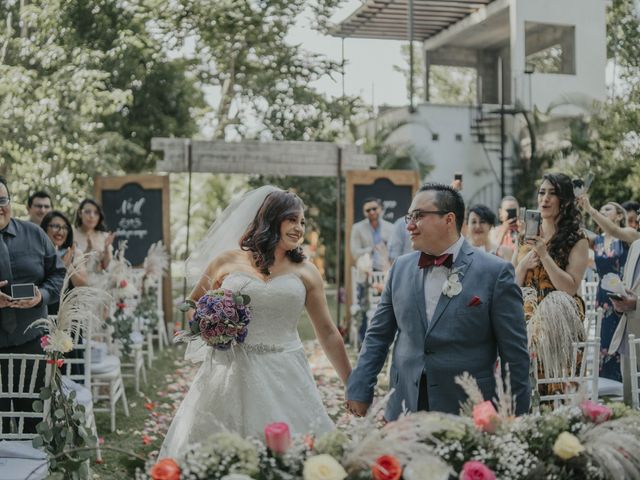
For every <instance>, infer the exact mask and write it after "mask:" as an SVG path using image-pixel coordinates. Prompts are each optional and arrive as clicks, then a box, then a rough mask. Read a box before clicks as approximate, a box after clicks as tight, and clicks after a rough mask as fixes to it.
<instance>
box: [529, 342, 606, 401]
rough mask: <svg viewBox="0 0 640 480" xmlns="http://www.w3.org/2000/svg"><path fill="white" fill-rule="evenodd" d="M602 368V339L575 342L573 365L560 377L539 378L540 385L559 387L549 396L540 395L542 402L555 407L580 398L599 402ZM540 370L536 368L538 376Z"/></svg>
mask: <svg viewBox="0 0 640 480" xmlns="http://www.w3.org/2000/svg"><path fill="white" fill-rule="evenodd" d="M599 368H600V338H599V337H595V338H591V339H588V340H586V341H584V342H574V343H573V348H572V355H571V365H570V366H569V367H568V368H567V369H566V370H565V372H563V375H562V376H560V377H546V376H545V377H544V378H537V383H538V386H540V385H550V384H552V385H557V386H558V389H557V390H556V391H554V392H553V393H550V394H547V395H540V401H542V402H553V403H554V405H559V404H562V403H570V402H572V401H574V400H576V399H579V398H580V397H585V398H589V399H590V400H593V401H597V400H598V373H599ZM537 371H538V369H537V368H536V375H537Z"/></svg>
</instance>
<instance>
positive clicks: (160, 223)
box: [95, 175, 171, 318]
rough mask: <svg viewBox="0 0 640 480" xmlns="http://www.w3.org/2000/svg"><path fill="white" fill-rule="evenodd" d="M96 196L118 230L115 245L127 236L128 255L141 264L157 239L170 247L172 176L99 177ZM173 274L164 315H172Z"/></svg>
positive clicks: (136, 264) (113, 229)
mask: <svg viewBox="0 0 640 480" xmlns="http://www.w3.org/2000/svg"><path fill="white" fill-rule="evenodd" d="M95 196H96V199H97V200H98V201H99V202H100V204H101V205H102V208H103V210H104V217H105V223H106V224H107V229H108V230H109V231H111V232H114V233H115V234H116V238H115V241H114V246H115V247H116V248H117V246H118V244H119V242H121V241H123V240H127V250H126V252H125V257H126V259H127V260H128V261H129V262H130V263H131V265H132V266H134V267H141V266H142V264H143V262H144V259H145V257H146V256H147V252H148V251H149V247H150V246H151V245H152V244H153V243H156V242H158V241H161V240H162V242H163V243H164V245H165V248H166V249H167V250H169V251H171V239H170V237H169V177H168V176H166V175H125V176H122V177H96V178H95ZM169 280H170V276H168V277H166V278H165V281H164V285H163V294H164V296H163V300H164V301H165V302H169V303H168V304H167V303H165V305H164V311H165V318H168V316H170V315H171V303H170V302H171V284H170V281H169ZM169 318H170V317H169Z"/></svg>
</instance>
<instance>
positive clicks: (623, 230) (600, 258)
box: [578, 195, 640, 381]
mask: <svg viewBox="0 0 640 480" xmlns="http://www.w3.org/2000/svg"><path fill="white" fill-rule="evenodd" d="M578 205H579V206H580V207H581V208H582V209H583V211H584V212H585V213H589V214H590V215H591V218H593V220H594V221H595V222H596V223H597V224H598V226H599V227H600V229H601V230H602V232H603V233H601V234H599V235H596V236H593V237H591V238H590V243H591V247H592V248H593V251H594V256H595V262H596V270H597V272H598V276H599V278H600V280H602V277H604V276H605V275H606V274H607V273H614V274H616V275H617V276H618V277H622V272H623V270H624V265H625V263H626V261H627V255H628V253H629V245H630V244H631V243H633V241H634V240H635V239H638V238H640V232H638V231H637V230H634V229H632V228H628V227H627V225H626V223H627V212H626V211H625V209H624V208H622V205H619V204H618V203H616V202H608V203H606V204H604V205H603V206H602V207H601V208H600V210H599V211H598V210H596V209H595V208H593V207H592V206H591V202H590V201H589V197H588V196H587V195H583V196H581V197H580V198H579V199H578ZM621 237H622V238H621ZM596 306H597V307H601V308H602V309H603V317H602V328H601V332H600V338H601V340H600V341H601V356H602V361H601V366H600V376H601V377H605V378H611V379H613V380H617V381H622V374H621V371H620V354H619V353H616V352H609V350H608V349H609V345H610V343H611V339H612V337H613V334H614V332H615V331H616V329H617V327H618V323H619V321H620V318H619V315H617V314H616V313H615V311H614V309H613V304H612V303H611V299H610V298H609V296H608V295H607V292H606V290H604V289H603V288H602V286H601V285H600V283H599V284H598V291H597V296H596Z"/></svg>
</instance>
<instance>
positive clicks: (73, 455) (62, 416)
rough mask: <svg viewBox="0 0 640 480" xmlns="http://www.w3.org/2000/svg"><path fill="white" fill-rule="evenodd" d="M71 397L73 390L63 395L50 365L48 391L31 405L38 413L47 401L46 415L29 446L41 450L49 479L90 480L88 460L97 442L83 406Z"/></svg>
mask: <svg viewBox="0 0 640 480" xmlns="http://www.w3.org/2000/svg"><path fill="white" fill-rule="evenodd" d="M53 359H54V360H55V359H56V357H53ZM75 398H76V392H75V391H73V390H72V391H71V392H69V393H68V394H67V395H65V394H64V393H63V390H62V376H61V374H60V370H59V369H58V368H57V367H56V366H55V364H54V365H52V373H51V388H43V389H42V391H41V392H40V400H36V401H35V402H34V404H33V409H34V411H36V412H41V411H42V410H43V402H44V401H45V400H49V401H50V415H49V416H48V417H47V418H45V419H44V420H43V421H42V422H40V423H38V425H36V432H37V433H38V436H36V437H35V438H34V439H33V446H34V448H43V447H44V449H45V451H46V452H47V453H48V455H49V471H50V473H51V475H52V478H55V477H54V476H55V475H57V476H59V477H60V478H69V479H89V478H91V475H90V471H89V459H90V458H91V449H93V448H95V447H96V446H97V445H98V439H97V438H96V436H95V435H93V433H91V432H90V431H89V430H88V427H87V419H86V417H85V411H84V407H83V406H82V405H79V404H78V403H77V402H76V400H75ZM76 449H86V450H79V451H75V450H76Z"/></svg>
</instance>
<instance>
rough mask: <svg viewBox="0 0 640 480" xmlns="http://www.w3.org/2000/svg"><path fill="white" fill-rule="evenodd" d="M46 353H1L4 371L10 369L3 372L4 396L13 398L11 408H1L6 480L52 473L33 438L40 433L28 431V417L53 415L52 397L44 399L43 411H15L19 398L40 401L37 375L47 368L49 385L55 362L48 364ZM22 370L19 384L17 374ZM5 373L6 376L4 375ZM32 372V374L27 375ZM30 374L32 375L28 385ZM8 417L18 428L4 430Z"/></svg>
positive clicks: (0, 464) (0, 455)
mask: <svg viewBox="0 0 640 480" xmlns="http://www.w3.org/2000/svg"><path fill="white" fill-rule="evenodd" d="M46 360H47V357H46V356H45V355H34V354H19V353H0V370H1V369H2V366H3V365H4V366H6V370H7V371H6V372H1V371H0V378H4V377H6V380H7V382H6V384H5V383H4V381H2V382H0V398H2V399H9V400H11V407H10V408H9V410H2V411H0V478H2V479H3V480H24V479H25V478H29V479H35V480H40V479H43V478H46V477H47V475H48V463H47V454H46V452H44V451H43V450H39V449H36V448H34V447H33V445H32V444H31V440H32V439H33V438H34V437H36V436H37V434H36V433H27V432H25V431H24V422H25V419H27V418H29V419H38V420H43V419H45V418H46V417H47V416H48V415H49V408H50V403H51V402H50V400H47V401H45V402H44V408H43V410H42V412H34V411H30V412H25V411H15V410H14V406H13V401H12V400H15V399H17V398H22V399H31V400H33V401H35V400H39V398H40V391H39V390H38V389H37V388H36V377H37V374H38V373H39V372H41V371H43V370H44V372H45V374H44V379H45V380H44V386H45V387H49V384H50V378H51V365H48V364H47V363H46ZM16 373H18V381H17V384H16V382H15V379H14V376H15V374H16ZM2 374H4V375H2ZM27 374H29V375H27ZM27 377H29V378H30V381H29V383H28V384H27V381H26V379H27ZM5 419H8V421H9V422H10V424H11V425H12V426H13V427H14V428H15V430H14V429H10V430H9V431H8V432H5V431H4V430H3V423H4V420H5Z"/></svg>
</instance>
